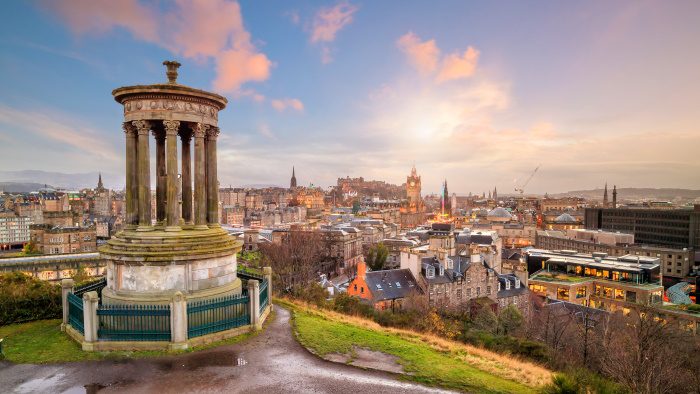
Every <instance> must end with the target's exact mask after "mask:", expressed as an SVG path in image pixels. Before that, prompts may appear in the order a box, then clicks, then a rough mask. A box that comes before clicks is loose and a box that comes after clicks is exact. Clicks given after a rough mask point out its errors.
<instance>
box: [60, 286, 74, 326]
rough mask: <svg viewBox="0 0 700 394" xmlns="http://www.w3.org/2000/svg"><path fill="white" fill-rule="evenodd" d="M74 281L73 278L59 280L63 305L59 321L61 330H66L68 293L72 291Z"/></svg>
mask: <svg viewBox="0 0 700 394" xmlns="http://www.w3.org/2000/svg"><path fill="white" fill-rule="evenodd" d="M74 285H75V282H74V281H73V279H63V280H61V305H62V306H63V322H62V323H61V331H66V326H67V325H68V315H69V311H70V309H69V306H68V293H71V292H73V286H74Z"/></svg>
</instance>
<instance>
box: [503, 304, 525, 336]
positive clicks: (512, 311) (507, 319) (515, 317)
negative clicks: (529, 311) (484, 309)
mask: <svg viewBox="0 0 700 394" xmlns="http://www.w3.org/2000/svg"><path fill="white" fill-rule="evenodd" d="M522 324H523V315H522V314H521V313H520V311H519V310H518V308H516V307H515V305H512V304H511V305H508V306H507V307H506V308H504V309H502V310H501V311H500V313H499V314H498V332H499V333H500V334H503V335H510V334H512V333H513V332H514V331H516V330H517V329H519V328H520V327H521V326H522Z"/></svg>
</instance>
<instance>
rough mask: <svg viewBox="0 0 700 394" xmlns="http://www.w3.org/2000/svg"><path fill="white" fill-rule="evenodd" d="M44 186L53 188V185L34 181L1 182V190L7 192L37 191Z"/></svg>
mask: <svg viewBox="0 0 700 394" xmlns="http://www.w3.org/2000/svg"><path fill="white" fill-rule="evenodd" d="M44 187H50V188H53V186H51V185H45V184H43V183H32V182H0V191H4V192H7V193H29V192H35V191H37V190H39V189H42V188H44Z"/></svg>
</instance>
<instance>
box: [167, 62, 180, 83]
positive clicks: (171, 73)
mask: <svg viewBox="0 0 700 394" xmlns="http://www.w3.org/2000/svg"><path fill="white" fill-rule="evenodd" d="M163 65H164V66H165V67H167V71H166V72H165V75H167V76H168V83H171V84H175V83H177V69H178V67H180V63H178V62H176V61H175V60H166V61H164V62H163Z"/></svg>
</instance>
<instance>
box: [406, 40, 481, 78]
mask: <svg viewBox="0 0 700 394" xmlns="http://www.w3.org/2000/svg"><path fill="white" fill-rule="evenodd" d="M396 46H397V47H398V48H399V49H400V50H401V51H402V52H403V53H404V54H405V55H406V57H407V58H408V61H409V62H410V63H411V65H412V66H413V67H415V68H416V69H417V70H418V71H419V72H420V73H421V74H424V75H430V74H433V73H434V74H435V81H436V82H445V81H450V80H454V79H462V78H469V77H471V76H472V75H474V72H475V71H476V66H477V63H478V61H479V51H478V50H476V49H474V48H473V47H471V46H470V47H468V48H467V50H466V51H464V53H462V54H460V53H458V52H455V53H451V54H449V55H446V56H442V55H441V52H440V48H438V46H437V44H436V42H435V40H426V41H423V40H421V38H420V37H418V36H417V35H416V34H414V33H413V32H408V33H406V34H404V35H403V36H401V37H400V38H399V39H398V40H397V41H396Z"/></svg>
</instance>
